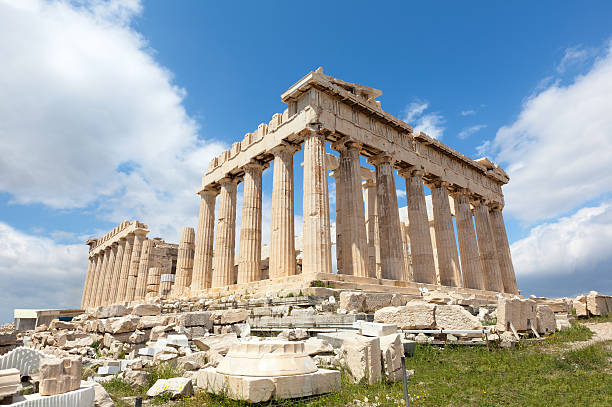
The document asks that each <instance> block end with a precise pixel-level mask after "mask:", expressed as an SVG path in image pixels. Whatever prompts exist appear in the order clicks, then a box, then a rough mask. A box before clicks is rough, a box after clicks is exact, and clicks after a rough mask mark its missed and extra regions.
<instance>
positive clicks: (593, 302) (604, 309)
mask: <svg viewBox="0 0 612 407" xmlns="http://www.w3.org/2000/svg"><path fill="white" fill-rule="evenodd" d="M587 309H588V311H589V312H590V313H591V314H592V315H606V314H607V313H608V312H609V310H608V303H607V300H606V296H603V295H601V294H599V293H598V292H597V291H591V292H590V293H589V295H587Z"/></svg>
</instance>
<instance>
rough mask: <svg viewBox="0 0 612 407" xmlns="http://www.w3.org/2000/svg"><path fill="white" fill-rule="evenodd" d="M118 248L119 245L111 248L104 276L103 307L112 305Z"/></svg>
mask: <svg viewBox="0 0 612 407" xmlns="http://www.w3.org/2000/svg"><path fill="white" fill-rule="evenodd" d="M117 246H118V244H117V243H116V242H115V243H112V244H111V246H110V255H109V257H108V264H107V266H106V273H105V275H104V291H103V292H102V300H101V301H102V302H101V303H100V304H101V305H107V304H110V298H111V297H110V295H111V287H112V285H113V271H114V269H115V261H116V259H115V258H116V257H117Z"/></svg>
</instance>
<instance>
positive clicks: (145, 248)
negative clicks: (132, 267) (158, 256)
mask: <svg viewBox="0 0 612 407" xmlns="http://www.w3.org/2000/svg"><path fill="white" fill-rule="evenodd" d="M152 251H153V242H152V241H151V240H150V239H145V241H144V242H142V251H141V252H140V263H139V264H138V279H137V280H136V291H135V292H134V299H135V300H142V299H144V298H145V296H146V294H147V279H148V275H149V267H150V266H151V265H152V264H151V257H152Z"/></svg>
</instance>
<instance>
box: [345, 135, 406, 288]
mask: <svg viewBox="0 0 612 407" xmlns="http://www.w3.org/2000/svg"><path fill="white" fill-rule="evenodd" d="M333 148H334V150H336V151H338V152H339V153H340V163H339V166H338V169H339V170H340V175H339V176H340V179H341V181H340V183H339V184H338V185H337V186H336V188H338V187H340V188H341V190H342V193H341V194H340V195H341V196H342V202H341V204H342V208H341V210H342V212H343V213H342V217H341V222H340V227H341V231H340V235H341V243H342V248H341V252H342V262H343V263H342V272H343V273H344V274H350V275H354V276H359V277H367V276H368V260H369V259H368V239H367V233H366V226H365V209H364V205H363V192H362V190H361V163H360V161H359V153H360V151H361V144H360V143H356V142H353V141H351V140H346V139H341V140H340V141H338V142H336V143H334V144H333ZM398 219H399V214H398ZM336 227H338V226H337V225H336Z"/></svg>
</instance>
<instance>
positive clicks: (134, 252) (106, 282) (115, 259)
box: [81, 230, 151, 308]
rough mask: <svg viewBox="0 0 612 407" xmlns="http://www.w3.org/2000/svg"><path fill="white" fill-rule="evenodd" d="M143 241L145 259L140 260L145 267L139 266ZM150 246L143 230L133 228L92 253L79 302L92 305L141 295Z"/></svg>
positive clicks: (88, 306)
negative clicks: (130, 231) (133, 230)
mask: <svg viewBox="0 0 612 407" xmlns="http://www.w3.org/2000/svg"><path fill="white" fill-rule="evenodd" d="M147 242H148V243H147ZM143 243H144V245H146V248H147V249H146V251H145V254H146V256H145V258H146V261H142V263H144V265H145V267H141V257H142V256H141V252H143ZM150 247H151V242H150V241H149V240H147V239H146V232H145V231H142V230H136V231H135V232H133V233H129V234H128V235H127V236H126V237H122V238H120V239H118V241H117V242H113V243H111V244H110V245H109V246H108V247H106V248H105V249H104V250H100V251H99V252H97V253H96V254H95V255H93V256H92V257H91V258H90V264H89V266H88V272H87V277H86V279H85V287H84V289H83V298H82V301H81V306H82V307H83V308H92V307H97V306H100V305H107V304H116V303H122V302H130V301H133V300H137V299H141V298H143V297H144V286H145V283H144V282H145V281H146V273H147V270H148V268H147V267H146V263H147V262H148V261H149V258H148V257H149V252H150ZM139 281H140V282H139Z"/></svg>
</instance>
